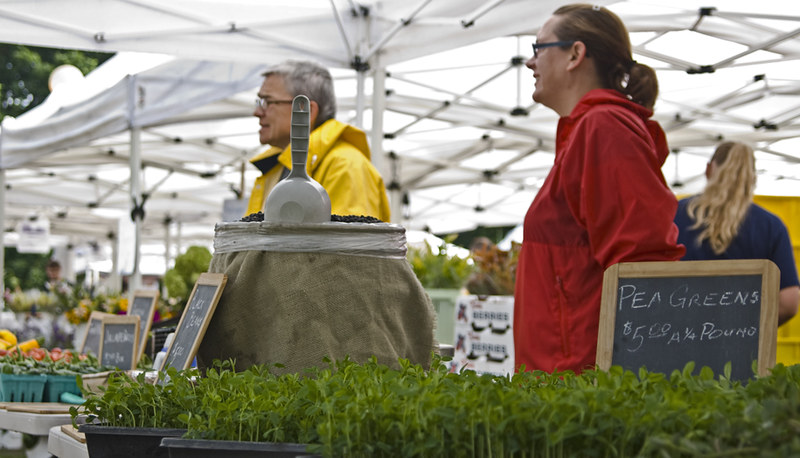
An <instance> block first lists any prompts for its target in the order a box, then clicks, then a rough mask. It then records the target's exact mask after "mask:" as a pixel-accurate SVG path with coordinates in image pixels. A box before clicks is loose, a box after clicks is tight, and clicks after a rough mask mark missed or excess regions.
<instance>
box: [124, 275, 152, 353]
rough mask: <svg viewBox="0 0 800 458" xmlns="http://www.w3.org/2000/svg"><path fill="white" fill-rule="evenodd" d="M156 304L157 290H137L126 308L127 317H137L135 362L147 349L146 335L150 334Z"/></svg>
mask: <svg viewBox="0 0 800 458" xmlns="http://www.w3.org/2000/svg"><path fill="white" fill-rule="evenodd" d="M157 302H158V291H157V290H154V289H153V290H138V291H136V292H135V293H134V294H133V301H131V305H130V306H129V307H128V315H135V316H138V317H139V349H138V351H137V353H136V361H139V359H140V358H141V357H142V354H144V349H145V347H147V333H149V332H150V327H151V326H152V324H153V316H154V315H155V313H156V303H157Z"/></svg>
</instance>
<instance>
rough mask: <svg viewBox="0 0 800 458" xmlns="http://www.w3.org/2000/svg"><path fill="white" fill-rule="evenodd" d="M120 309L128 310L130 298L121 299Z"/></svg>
mask: <svg viewBox="0 0 800 458" xmlns="http://www.w3.org/2000/svg"><path fill="white" fill-rule="evenodd" d="M119 309H120V310H121V311H123V312H127V311H128V299H127V298H125V297H123V298H121V299H120V300H119Z"/></svg>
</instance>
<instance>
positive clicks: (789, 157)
mask: <svg viewBox="0 0 800 458" xmlns="http://www.w3.org/2000/svg"><path fill="white" fill-rule="evenodd" d="M562 3H564V2H552V1H548V2H531V1H522V0H519V1H516V0H505V1H503V0H499V1H497V0H495V1H490V2H485V1H477V0H422V1H415V2H401V1H399V0H384V1H369V2H362V3H361V4H356V3H354V2H348V1H338V0H330V1H322V0H316V1H306V2H299V1H296V0H291V1H289V0H287V1H286V2H278V1H271V2H268V3H267V5H266V6H265V4H264V2H250V1H242V0H240V1H233V2H217V1H212V0H207V1H199V2H198V1H191V2H189V1H175V2H170V3H169V6H164V5H160V4H159V5H156V4H155V3H153V2H150V1H143V0H125V1H123V0H117V1H113V0H103V1H100V0H74V1H68V2H63V1H59V0H27V1H24V2H19V1H4V0H0V41H5V42H16V43H26V44H32V45H41V46H59V47H75V48H81V49H91V50H100V51H146V52H158V53H164V54H172V55H174V56H177V59H175V60H170V59H164V58H163V57H162V58H160V59H163V60H162V61H161V63H160V65H155V66H152V65H151V67H152V68H149V70H145V71H143V72H142V73H139V72H138V71H132V72H131V75H136V76H132V77H126V78H122V79H120V80H118V81H117V82H115V83H114V84H116V86H115V85H114V84H112V85H110V86H107V87H110V88H113V87H119V88H123V89H120V90H121V91H123V92H124V89H130V88H131V87H133V86H135V85H136V84H140V83H141V82H143V81H148V79H147V78H148V75H152V84H154V85H155V87H154V88H153V89H149V88H148V89H146V90H145V95H144V100H145V101H146V102H147V103H146V108H148V109H151V110H150V111H148V112H147V113H145V111H147V110H146V109H144V108H143V109H142V110H141V112H140V111H137V110H138V108H137V109H135V110H133V114H135V116H133V117H128V118H120V117H109V115H107V114H106V115H101V114H102V113H107V112H106V108H105V107H107V106H108V105H109V104H110V105H114V108H116V109H117V110H116V111H115V112H116V113H117V115H119V114H120V113H123V112H125V109H124V108H123V107H130V106H135V104H131V102H130V98H131V97H133V98H134V99H136V98H137V97H139V95H131V93H130V92H127V93H124V95H119V94H117V95H116V96H111V95H108V97H116V98H115V99H104V97H106V96H107V95H105V94H106V93H103V94H100V92H99V91H98V92H97V93H96V95H95V96H93V97H91V98H90V99H89V100H86V101H84V102H83V103H80V102H77V104H75V105H72V106H69V107H65V108H64V109H62V111H61V112H57V113H56V114H54V115H53V116H49V117H48V116H40V118H38V119H36V122H30V123H29V124H26V122H27V121H25V119H24V118H25V117H26V116H31V118H30V120H31V121H33V116H32V115H33V112H34V111H37V110H41V111H42V112H43V110H44V105H43V106H42V107H39V108H37V109H36V110H32V111H31V112H30V113H28V114H26V115H25V116H22V117H20V119H19V120H17V123H16V125H15V124H14V123H13V121H10V122H6V123H4V125H3V130H2V132H1V133H0V167H2V168H3V169H5V171H6V174H7V177H6V180H7V184H8V185H9V186H10V189H9V190H8V191H7V192H6V201H7V206H6V207H7V210H6V212H7V215H6V227H8V226H9V225H10V224H9V223H13V220H14V218H15V217H24V216H25V214H26V213H29V212H31V211H37V212H51V215H48V217H49V218H50V220H51V222H53V227H54V229H53V230H54V231H57V229H56V228H57V227H58V226H59V224H64V225H66V224H67V222H68V221H76V220H79V218H78V216H79V215H80V216H83V215H84V214H89V213H92V214H93V215H92V216H93V217H94V216H95V215H94V214H95V213H97V209H96V208H90V207H91V206H90V205H87V203H91V202H95V201H97V203H98V205H96V206H97V207H100V208H112V209H116V210H118V211H124V212H130V205H131V195H132V194H131V193H130V185H131V183H129V181H131V175H130V171H129V170H130V167H129V164H130V157H131V148H130V145H131V138H132V137H131V133H130V132H131V130H130V129H131V128H133V130H137V128H141V140H140V142H141V160H142V165H143V167H144V178H143V180H142V183H141V186H142V192H144V193H146V194H148V196H149V197H148V200H147V202H146V204H145V218H144V224H143V227H142V231H143V234H142V236H143V238H144V239H145V240H147V239H150V240H164V239H166V238H169V236H170V234H172V235H173V236H174V234H175V231H176V226H175V222H176V221H182V224H183V225H182V227H183V229H182V230H183V231H187V230H188V228H189V227H190V226H191V223H192V222H197V223H199V226H198V227H200V228H203V229H201V232H203V234H204V235H203V236H202V237H207V238H210V236H211V235H213V234H212V232H213V223H214V222H215V221H219V220H220V219H221V209H222V203H223V201H224V200H225V199H231V198H234V197H235V195H236V193H237V192H239V193H241V192H242V189H244V192H248V191H249V187H250V185H251V182H252V177H253V176H254V175H255V173H256V172H255V169H253V168H252V167H250V166H246V168H245V169H244V172H243V169H242V164H243V162H244V160H245V159H246V158H247V157H249V156H250V155H252V154H254V153H255V152H256V151H257V150H258V149H259V145H258V141H257V133H256V132H257V126H256V120H255V118H252V117H251V114H252V108H251V107H252V99H253V98H254V94H255V91H256V89H257V86H258V84H259V83H260V77H258V73H259V71H260V69H261V67H259V65H264V66H266V65H268V64H270V63H274V62H278V61H280V60H283V59H284V58H289V57H291V58H310V59H315V60H318V61H321V62H323V63H325V64H327V65H329V66H331V67H332V70H333V73H334V77H335V79H336V87H337V94H338V97H339V116H338V117H339V118H340V119H342V120H344V121H348V122H353V123H356V124H359V125H362V126H363V127H364V128H365V130H367V131H368V133H369V135H370V139H371V144H372V148H373V154H374V159H373V160H374V161H375V162H376V164H377V165H378V166H379V167H380V169H381V170H382V171H383V174H384V178H385V180H386V181H387V183H390V184H391V185H392V189H393V190H392V195H391V198H392V203H393V215H394V218H395V220H396V222H399V223H402V224H404V225H406V226H407V227H409V228H411V229H423V228H426V229H430V230H432V231H433V232H436V233H446V232H455V231H461V230H466V229H471V228H473V227H475V226H477V225H513V224H517V223H519V222H520V221H521V220H522V218H523V216H524V213H525V211H526V209H527V206H528V205H529V204H530V202H531V200H532V198H533V196H534V195H535V193H536V190H537V189H538V186H540V185H541V183H542V181H543V179H544V176H546V174H547V172H548V171H549V168H550V165H551V164H552V160H553V144H554V142H553V138H554V134H555V125H556V115H555V113H553V112H552V111H551V110H549V109H547V108H546V107H542V106H538V105H536V104H534V103H532V101H531V99H530V94H531V92H532V77H531V72H530V70H528V69H526V68H525V67H524V66H523V63H524V61H525V59H527V57H528V56H529V55H530V43H531V42H532V41H534V40H535V32H536V30H537V28H538V27H539V26H540V25H541V24H542V23H543V22H544V20H546V18H547V17H549V15H550V14H551V12H552V11H553V10H554V9H555V8H556V7H557V6H558V5H560V4H562ZM600 3H606V4H609V7H610V8H611V9H612V10H614V11H616V12H617V13H618V14H620V16H621V17H622V18H623V20H624V21H625V22H626V24H627V25H628V27H629V29H630V31H631V39H632V42H633V44H634V48H635V49H634V51H635V52H634V58H635V59H636V60H638V61H640V62H643V63H646V64H648V65H651V66H652V67H653V68H655V69H656V70H657V72H658V76H659V81H660V83H661V95H660V98H659V100H658V102H657V105H656V118H657V119H658V120H659V121H660V122H661V123H662V125H663V126H664V128H665V130H666V131H667V135H668V141H669V143H670V146H671V148H672V149H673V152H674V154H672V155H671V156H670V158H669V159H668V160H667V163H666V164H665V167H664V172H665V175H666V176H667V179H668V181H669V182H670V183H672V184H673V185H674V189H675V191H676V192H677V193H689V192H694V191H697V190H699V189H700V188H701V187H702V185H703V183H704V181H703V179H702V175H701V174H702V172H703V171H704V169H705V162H706V161H707V160H708V157H709V156H710V154H711V152H712V151H713V146H714V145H715V144H716V143H717V142H718V141H719V140H721V139H723V138H725V139H739V140H744V141H747V142H750V143H751V144H753V145H754V146H756V147H757V150H758V152H757V158H758V163H757V165H758V168H759V188H758V190H757V192H759V193H761V194H782V195H797V194H798V193H800V186H798V180H800V164H798V162H800V153H798V150H800V144H798V143H800V142H798V140H796V138H797V137H798V134H799V133H800V132H798V130H800V124H798V121H797V117H798V115H800V93H799V91H800V76H798V74H800V73H799V72H798V68H800V65H799V64H798V59H799V58H800V38H798V35H800V4H798V3H796V2H794V1H785V2H784V1H775V2H762V3H761V4H753V3H752V2H740V1H733V0H726V1H724V2H718V4H717V7H716V8H711V7H709V4H708V3H707V2H702V3H701V2H699V1H694V0H673V1H670V2H666V1H662V0H649V1H635V0H630V1H624V2H618V3H610V2H600ZM711 6H713V5H711ZM707 7H708V8H707ZM473 20H474V21H473ZM120 57H121V56H120ZM231 62H238V63H231ZM358 64H366V65H358ZM103 67H106V66H105V65H104V66H103ZM204 68H205V69H207V70H208V71H210V72H211V71H212V70H211V69H212V68H213V69H215V70H213V72H214V73H208V74H206V75H203V74H202V69H204ZM226 68H227V69H228V71H229V72H230V73H229V74H227V73H225V70H224V69H226ZM220 69H223V70H220ZM100 71H101V69H98V70H97V71H96V72H95V73H97V72H100ZM148 71H149V72H150V73H148ZM251 75H252V79H250V76H251ZM93 76H94V75H90V76H87V78H86V79H87V81H88V80H89V79H90V78H92V77H93ZM181 78H184V79H181ZM161 79H164V80H163V82H162V83H163V84H162V85H160V86H159V85H158V83H156V82H157V81H161ZM133 81H135V82H133ZM184 82H186V83H187V84H183V83H184ZM226 82H227V83H226ZM214 83H220V85H219V86H217V87H216V89H214V87H215V86H214ZM193 84H197V87H198V92H197V93H196V94H197V97H191V96H186V95H182V94H184V93H183V92H182V91H183V90H184V86H190V87H191V86H192V85H193ZM92 86H94V85H92ZM123 92H120V94H123ZM97 94H100V95H97ZM54 95H55V94H54ZM151 96H152V97H151ZM170 96H174V98H170ZM161 97H164V99H163V100H162V99H161ZM103 100H109V101H110V100H114V101H110V102H106V103H104V102H103ZM170 100H172V102H175V103H172V102H170ZM178 102H183V103H178ZM79 113H80V114H79ZM117 115H115V116H117ZM58 120H64V121H63V122H64V123H65V124H63V125H65V126H67V125H68V126H70V128H69V129H68V130H69V131H70V132H71V133H69V134H68V133H66V132H58V133H56V132H55V131H54V130H53V129H51V128H49V127H48V125H50V123H55V122H57V121H58ZM105 126H113V128H110V129H109V130H103V129H102V128H103V127H105ZM37 129H38V130H37ZM89 132H93V133H89ZM59 135H60V136H61V138H62V139H63V138H66V139H67V140H62V139H60V138H59V137H58V136H59ZM12 138H15V140H12ZM67 147H69V148H67ZM26 148H27V149H26ZM178 175H185V176H186V177H187V178H186V179H191V180H193V184H186V183H187V182H185V181H184V180H183V179H181V180H175V184H174V187H173V185H172V181H173V178H174V177H177V176H178ZM87 187H88V188H89V189H93V191H92V192H89V193H87V191H85V189H87ZM79 189H80V190H79ZM112 190H113V191H112ZM83 196H88V199H84V198H83ZM112 196H116V197H112ZM52 215H54V216H52ZM59 215H66V217H59ZM116 217H117V218H119V215H117V216H116ZM87 218H88V216H87ZM112 225H113V223H112ZM97 227H100V225H97ZM106 232H107V230H106V229H103V233H106ZM182 236H186V234H185V233H184V234H182ZM206 240H207V239H206Z"/></svg>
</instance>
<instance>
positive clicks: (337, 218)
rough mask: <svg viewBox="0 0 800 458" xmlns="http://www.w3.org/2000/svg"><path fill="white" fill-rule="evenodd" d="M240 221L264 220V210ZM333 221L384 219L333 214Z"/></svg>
mask: <svg viewBox="0 0 800 458" xmlns="http://www.w3.org/2000/svg"><path fill="white" fill-rule="evenodd" d="M239 221H240V222H243V223H251V222H255V223H259V222H261V221H264V212H257V213H250V214H249V215H247V216H245V217H243V218H242V219H241V220H239ZM331 221H333V222H337V223H370V224H374V223H382V222H383V221H381V220H379V219H378V218H374V217H372V216H365V215H344V216H342V215H331Z"/></svg>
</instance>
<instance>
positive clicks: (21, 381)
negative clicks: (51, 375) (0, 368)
mask: <svg viewBox="0 0 800 458" xmlns="http://www.w3.org/2000/svg"><path fill="white" fill-rule="evenodd" d="M46 382H47V377H46V376H44V375H26V374H0V401H3V402H42V396H43V395H44V385H45V383H46Z"/></svg>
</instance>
